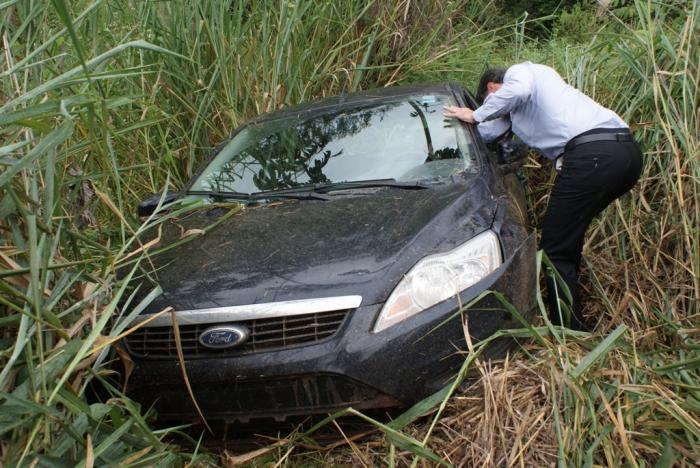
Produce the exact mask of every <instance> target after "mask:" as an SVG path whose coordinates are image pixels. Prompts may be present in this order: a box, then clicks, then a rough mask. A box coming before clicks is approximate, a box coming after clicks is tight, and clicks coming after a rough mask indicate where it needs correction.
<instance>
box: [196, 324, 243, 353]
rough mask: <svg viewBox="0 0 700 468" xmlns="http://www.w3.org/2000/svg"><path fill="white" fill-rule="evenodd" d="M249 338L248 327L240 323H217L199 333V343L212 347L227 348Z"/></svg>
mask: <svg viewBox="0 0 700 468" xmlns="http://www.w3.org/2000/svg"><path fill="white" fill-rule="evenodd" d="M247 340H248V329H247V328H246V327H242V326H240V325H217V326H214V327H210V328H207V329H206V330H204V331H203V332H202V334H201V335H199V343H200V344H201V345H202V346H205V347H207V348H211V349H226V348H232V347H234V346H238V345H240V344H243V343H245V342H246V341H247Z"/></svg>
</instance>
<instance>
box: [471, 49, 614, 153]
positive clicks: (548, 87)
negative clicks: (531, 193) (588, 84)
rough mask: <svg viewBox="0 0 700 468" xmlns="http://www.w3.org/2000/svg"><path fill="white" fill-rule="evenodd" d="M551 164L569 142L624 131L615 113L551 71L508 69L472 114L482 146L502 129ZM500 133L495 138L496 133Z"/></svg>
mask: <svg viewBox="0 0 700 468" xmlns="http://www.w3.org/2000/svg"><path fill="white" fill-rule="evenodd" d="M508 117H510V124H512V126H513V133H515V134H516V135H518V137H519V138H520V139H521V140H523V141H524V142H525V143H527V144H528V145H529V146H531V147H533V148H537V149H539V150H540V151H541V152H542V153H543V154H544V155H545V157H547V158H549V159H556V157H557V156H559V155H560V154H561V153H562V152H563V151H564V146H566V143H567V142H568V141H569V140H571V139H572V138H573V137H575V136H577V135H579V134H581V133H583V132H586V131H588V130H591V129H594V128H627V124H626V123H625V122H624V121H623V120H622V119H621V118H620V116H618V115H617V114H616V113H615V112H613V111H611V110H610V109H607V108H605V107H603V106H601V105H600V104H598V103H597V102H595V101H594V100H593V99H591V98H589V97H588V96H586V95H585V94H583V93H582V92H581V91H579V90H577V89H576V88H574V87H573V86H570V85H568V84H566V82H565V81H564V80H563V79H562V77H561V76H559V74H558V73H557V72H556V71H555V70H554V69H552V68H550V67H548V66H545V65H539V64H535V63H531V62H524V63H520V64H517V65H513V66H512V67H510V68H509V69H508V70H507V71H506V74H505V76H504V78H503V85H502V86H501V88H500V89H499V90H498V91H496V92H495V93H491V94H490V95H489V96H488V97H487V98H486V99H485V100H484V104H483V105H482V106H481V107H479V108H478V109H476V110H475V111H474V119H475V120H476V121H477V122H478V123H479V127H478V129H479V132H480V133H481V135H482V137H483V138H484V139H486V140H487V141H489V140H493V139H495V138H496V137H498V136H499V135H501V134H503V132H504V131H505V130H507V126H508V123H509V122H508V120H507V119H508ZM499 131H500V133H499Z"/></svg>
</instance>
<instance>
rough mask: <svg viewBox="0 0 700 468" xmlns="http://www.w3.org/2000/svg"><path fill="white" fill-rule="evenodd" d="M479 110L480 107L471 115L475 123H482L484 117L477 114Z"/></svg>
mask: <svg viewBox="0 0 700 468" xmlns="http://www.w3.org/2000/svg"><path fill="white" fill-rule="evenodd" d="M480 110H481V107H479V108H478V109H477V110H475V111H474V113H473V114H472V117H473V118H474V120H475V121H476V123H481V122H483V121H484V116H483V115H481V113H479V111H480Z"/></svg>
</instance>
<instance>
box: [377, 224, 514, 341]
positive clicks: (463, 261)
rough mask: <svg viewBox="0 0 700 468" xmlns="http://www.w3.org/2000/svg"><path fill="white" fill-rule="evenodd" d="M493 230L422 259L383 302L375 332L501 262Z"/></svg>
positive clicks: (459, 288)
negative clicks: (451, 248)
mask: <svg viewBox="0 0 700 468" xmlns="http://www.w3.org/2000/svg"><path fill="white" fill-rule="evenodd" d="M501 262H502V260H501V249H500V246H499V243H498V237H496V234H495V233H494V232H493V231H485V232H482V233H481V234H479V235H478V236H476V237H474V238H472V239H471V240H469V241H467V242H465V243H464V244H462V245H460V246H459V247H457V248H455V249H453V250H450V251H449V252H445V253H441V254H435V255H429V256H427V257H425V258H423V259H421V260H420V261H419V262H418V263H416V264H415V265H414V267H413V268H411V270H410V271H409V272H408V273H407V274H406V276H404V278H403V279H402V280H401V281H400V282H399V284H398V286H396V289H394V291H393V292H392V293H391V296H389V299H388V300H387V301H386V303H385V304H384V307H383V308H382V311H381V313H380V314H379V318H378V319H377V323H376V324H375V325H374V330H373V331H374V333H376V332H379V331H382V330H384V329H385V328H388V327H390V326H392V325H396V324H397V323H399V322H401V321H402V320H405V319H406V318H408V317H410V316H412V315H415V314H417V313H418V312H420V311H422V310H424V309H427V308H428V307H431V306H434V305H435V304H437V303H439V302H442V301H444V300H445V299H449V298H450V297H454V296H455V295H457V294H458V293H459V292H460V291H463V290H465V289H467V288H468V287H469V286H472V285H473V284H476V283H477V282H479V281H481V280H482V279H483V278H484V277H486V276H487V275H488V274H489V273H491V272H492V271H494V270H495V269H496V268H498V266H499V265H500V264H501Z"/></svg>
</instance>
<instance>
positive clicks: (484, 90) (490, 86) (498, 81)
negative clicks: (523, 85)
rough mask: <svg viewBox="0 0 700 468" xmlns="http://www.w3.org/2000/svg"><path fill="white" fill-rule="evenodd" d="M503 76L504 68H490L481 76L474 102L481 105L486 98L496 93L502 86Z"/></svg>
mask: <svg viewBox="0 0 700 468" xmlns="http://www.w3.org/2000/svg"><path fill="white" fill-rule="evenodd" d="M505 74H506V69H505V68H490V69H488V70H486V71H485V72H484V74H483V75H481V79H480V80H479V88H478V89H477V91H476V100H477V102H478V103H479V104H483V102H484V99H486V96H488V95H489V94H491V93H495V92H496V91H498V89H499V88H500V87H501V85H502V84H503V77H504V76H505Z"/></svg>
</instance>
